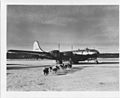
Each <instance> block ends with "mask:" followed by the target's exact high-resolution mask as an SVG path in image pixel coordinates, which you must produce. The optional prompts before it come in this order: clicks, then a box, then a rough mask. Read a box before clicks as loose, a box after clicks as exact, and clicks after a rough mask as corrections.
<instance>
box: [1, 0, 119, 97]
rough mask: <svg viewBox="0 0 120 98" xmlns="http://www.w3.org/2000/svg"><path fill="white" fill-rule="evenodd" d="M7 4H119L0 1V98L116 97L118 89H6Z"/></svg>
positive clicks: (108, 0)
mask: <svg viewBox="0 0 120 98" xmlns="http://www.w3.org/2000/svg"><path fill="white" fill-rule="evenodd" d="M7 5H119V0H6V1H1V57H0V58H1V62H0V63H1V98H56V97H58V98H66V97H68V98H80V97H81V98H118V97H120V96H119V93H120V92H119V91H102V92H101V91H70V92H68V91H62V92H57V91H54V92H53V91H49V92H48V91H47V92H44V91H31V92H25V91H23V92H18V91H7V90H6V79H7V77H6V52H7V44H6V43H7V33H6V32H7ZM119 79H120V75H119Z"/></svg>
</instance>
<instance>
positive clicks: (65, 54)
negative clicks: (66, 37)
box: [7, 41, 99, 64]
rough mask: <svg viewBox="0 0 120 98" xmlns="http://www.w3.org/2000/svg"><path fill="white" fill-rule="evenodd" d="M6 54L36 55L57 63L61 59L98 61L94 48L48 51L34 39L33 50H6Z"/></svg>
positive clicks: (74, 61) (61, 60)
mask: <svg viewBox="0 0 120 98" xmlns="http://www.w3.org/2000/svg"><path fill="white" fill-rule="evenodd" d="M7 53H8V54H16V55H19V54H24V55H25V54H30V55H37V59H38V58H42V59H52V60H56V62H57V63H60V64H61V63H62V62H63V61H70V62H72V63H78V62H79V61H90V60H94V61H95V62H96V63H98V60H97V57H98V55H99V51H97V50H95V49H88V48H86V49H84V50H80V49H78V50H73V51H62V52H60V51H59V50H52V51H50V52H46V51H44V50H43V49H42V48H41V47H40V46H39V42H38V41H35V42H34V44H33V51H24V50H8V52H7Z"/></svg>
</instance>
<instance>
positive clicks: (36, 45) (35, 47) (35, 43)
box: [33, 41, 44, 52]
mask: <svg viewBox="0 0 120 98" xmlns="http://www.w3.org/2000/svg"><path fill="white" fill-rule="evenodd" d="M33 51H39V52H44V50H42V49H41V48H40V46H39V42H38V41H34V43H33Z"/></svg>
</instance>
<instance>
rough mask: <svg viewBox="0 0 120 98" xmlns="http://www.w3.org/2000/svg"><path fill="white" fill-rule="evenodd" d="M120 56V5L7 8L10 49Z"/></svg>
mask: <svg viewBox="0 0 120 98" xmlns="http://www.w3.org/2000/svg"><path fill="white" fill-rule="evenodd" d="M35 40H38V41H39V43H40V46H41V48H43V50H45V51H51V50H54V49H58V44H59V43H60V51H66V50H71V48H72V47H73V49H85V48H92V49H97V50H99V51H100V52H118V49H119V6H118V5H8V6H7V49H17V50H32V48H33V42H34V41H35Z"/></svg>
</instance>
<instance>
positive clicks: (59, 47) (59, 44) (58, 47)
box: [58, 43, 60, 51]
mask: <svg viewBox="0 0 120 98" xmlns="http://www.w3.org/2000/svg"><path fill="white" fill-rule="evenodd" d="M58 50H59V51H60V43H58Z"/></svg>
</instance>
